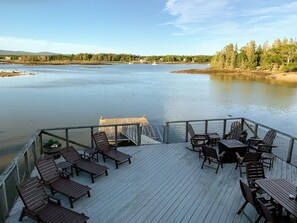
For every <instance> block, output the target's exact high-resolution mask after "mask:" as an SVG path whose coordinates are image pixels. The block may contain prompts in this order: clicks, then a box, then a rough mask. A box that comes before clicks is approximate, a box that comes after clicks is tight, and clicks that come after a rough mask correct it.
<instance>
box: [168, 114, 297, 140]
mask: <svg viewBox="0 0 297 223" xmlns="http://www.w3.org/2000/svg"><path fill="white" fill-rule="evenodd" d="M238 119H243V120H245V121H249V122H252V123H253V124H255V125H258V126H261V127H263V128H266V129H273V130H275V131H276V132H277V133H279V134H281V135H283V136H286V137H288V138H291V139H294V140H297V137H295V136H292V135H290V134H288V133H285V132H282V131H279V130H277V129H274V128H271V127H269V126H267V125H263V124H261V123H259V122H255V121H253V120H251V119H248V118H244V117H237V118H216V119H197V120H179V121H168V122H166V125H168V124H178V123H185V122H205V121H223V120H238Z"/></svg>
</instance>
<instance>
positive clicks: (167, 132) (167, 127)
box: [166, 122, 169, 144]
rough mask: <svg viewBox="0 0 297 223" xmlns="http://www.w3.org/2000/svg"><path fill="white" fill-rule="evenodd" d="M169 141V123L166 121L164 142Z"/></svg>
mask: <svg viewBox="0 0 297 223" xmlns="http://www.w3.org/2000/svg"><path fill="white" fill-rule="evenodd" d="M168 143H169V123H168V122H166V144H168Z"/></svg>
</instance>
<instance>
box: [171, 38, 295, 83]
mask: <svg viewBox="0 0 297 223" xmlns="http://www.w3.org/2000/svg"><path fill="white" fill-rule="evenodd" d="M172 73H187V74H209V75H216V76H232V77H234V78H243V77H245V78H250V79H254V80H277V81H282V82H290V83H297V41H296V40H293V39H290V40H287V39H286V38H284V39H283V40H282V41H281V40H279V39H277V40H275V41H274V43H273V44H272V46H270V45H269V44H268V42H265V43H264V44H263V45H259V46H257V45H256V43H255V41H250V42H249V43H248V44H246V45H245V46H244V47H242V48H241V49H240V50H238V49H237V45H236V44H235V45H234V44H232V43H231V44H229V45H227V46H225V47H224V49H223V50H221V51H219V52H217V53H216V54H215V55H214V56H213V57H212V59H211V62H210V68H205V69H190V70H180V71H173V72H172Z"/></svg>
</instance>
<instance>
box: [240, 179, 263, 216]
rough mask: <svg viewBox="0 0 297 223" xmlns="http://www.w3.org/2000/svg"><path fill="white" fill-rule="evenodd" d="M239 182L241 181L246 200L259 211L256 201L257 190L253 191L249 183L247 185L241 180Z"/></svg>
mask: <svg viewBox="0 0 297 223" xmlns="http://www.w3.org/2000/svg"><path fill="white" fill-rule="evenodd" d="M239 183H240V189H241V192H242V195H243V197H244V199H245V201H246V202H247V203H250V204H251V205H253V207H254V208H256V210H257V211H258V209H257V203H256V191H255V190H254V191H253V190H252V189H251V188H250V187H249V186H248V185H246V184H245V183H244V182H242V181H241V180H240V181H239Z"/></svg>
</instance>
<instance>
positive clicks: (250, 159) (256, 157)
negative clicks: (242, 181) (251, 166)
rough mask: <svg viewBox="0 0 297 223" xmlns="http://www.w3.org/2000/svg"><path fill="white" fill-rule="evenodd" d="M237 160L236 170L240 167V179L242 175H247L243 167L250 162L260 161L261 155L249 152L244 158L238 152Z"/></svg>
mask: <svg viewBox="0 0 297 223" xmlns="http://www.w3.org/2000/svg"><path fill="white" fill-rule="evenodd" d="M236 158H237V164H236V166H235V169H237V167H239V173H240V177H242V173H245V172H243V171H242V167H245V164H246V163H248V162H253V161H260V159H261V153H258V152H256V153H252V152H247V153H246V154H245V155H244V156H243V157H242V156H240V155H239V153H237V152H236Z"/></svg>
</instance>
